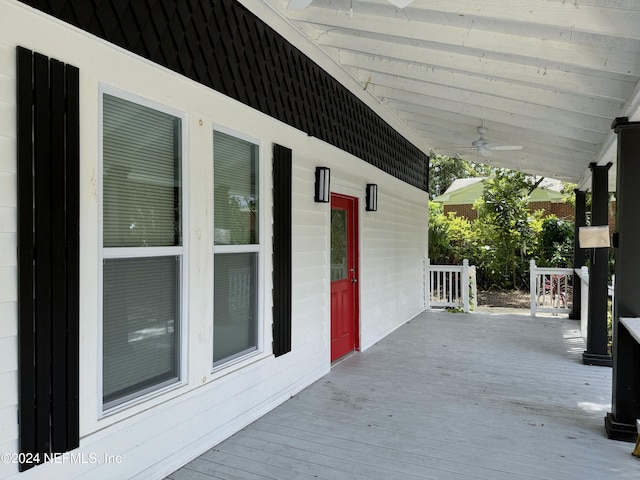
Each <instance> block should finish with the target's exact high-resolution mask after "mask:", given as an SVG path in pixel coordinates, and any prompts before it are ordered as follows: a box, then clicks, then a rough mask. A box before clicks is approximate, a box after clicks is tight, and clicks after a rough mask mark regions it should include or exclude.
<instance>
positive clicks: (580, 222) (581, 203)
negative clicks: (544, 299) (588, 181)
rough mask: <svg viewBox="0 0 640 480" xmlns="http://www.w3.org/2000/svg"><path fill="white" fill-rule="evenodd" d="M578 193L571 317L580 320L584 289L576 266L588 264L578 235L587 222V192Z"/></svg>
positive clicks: (578, 191) (576, 192)
mask: <svg viewBox="0 0 640 480" xmlns="http://www.w3.org/2000/svg"><path fill="white" fill-rule="evenodd" d="M574 193H575V194H576V210H575V216H574V231H573V232H574V233H573V268H574V273H573V300H572V303H571V313H570V314H569V318H571V319H573V320H580V315H581V307H580V306H581V303H582V290H581V288H580V285H581V282H580V276H579V275H578V274H577V273H575V269H576V268H581V267H583V266H584V265H586V264H587V257H586V254H585V251H584V249H582V248H580V242H578V237H579V233H580V227H584V226H585V225H586V223H587V215H586V211H587V209H586V204H587V192H583V191H581V190H578V189H575V190H574Z"/></svg>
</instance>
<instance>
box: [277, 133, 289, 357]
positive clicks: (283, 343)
mask: <svg viewBox="0 0 640 480" xmlns="http://www.w3.org/2000/svg"><path fill="white" fill-rule="evenodd" d="M291 169H292V161H291V149H289V148H286V147H282V146H280V145H274V146H273V354H274V355H275V356H276V357H278V356H280V355H284V354H285V353H287V352H290V351H291Z"/></svg>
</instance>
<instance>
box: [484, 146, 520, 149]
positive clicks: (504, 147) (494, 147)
mask: <svg viewBox="0 0 640 480" xmlns="http://www.w3.org/2000/svg"><path fill="white" fill-rule="evenodd" d="M484 148H488V149H489V150H522V149H523V148H524V147H523V146H522V145H485V146H484Z"/></svg>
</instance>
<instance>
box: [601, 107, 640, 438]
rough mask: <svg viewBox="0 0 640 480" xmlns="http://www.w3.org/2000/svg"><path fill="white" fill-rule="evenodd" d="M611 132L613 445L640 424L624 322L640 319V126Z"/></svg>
mask: <svg viewBox="0 0 640 480" xmlns="http://www.w3.org/2000/svg"><path fill="white" fill-rule="evenodd" d="M612 128H613V129H614V131H615V133H616V134H617V135H618V164H617V175H616V177H617V185H616V200H617V214H616V225H617V235H616V236H617V241H615V240H614V247H616V282H615V286H614V288H615V292H614V293H615V295H614V301H615V306H614V312H615V318H614V319H613V320H614V324H613V359H614V360H613V382H612V387H613V388H612V390H613V391H612V400H611V412H610V413H608V414H607V416H606V418H605V428H606V430H607V435H608V436H609V438H611V439H613V440H626V441H635V440H636V437H637V434H638V432H637V426H636V419H637V418H640V345H639V344H638V343H637V342H636V341H635V340H634V339H633V338H632V336H631V334H630V333H629V331H628V330H627V328H626V327H625V326H624V325H622V323H620V322H619V319H620V318H625V317H631V318H633V317H640V295H638V285H640V249H639V248H638V239H640V222H638V202H640V189H639V188H638V179H640V161H638V160H640V122H628V120H627V119H626V118H618V119H616V120H615V121H614V122H613V125H612Z"/></svg>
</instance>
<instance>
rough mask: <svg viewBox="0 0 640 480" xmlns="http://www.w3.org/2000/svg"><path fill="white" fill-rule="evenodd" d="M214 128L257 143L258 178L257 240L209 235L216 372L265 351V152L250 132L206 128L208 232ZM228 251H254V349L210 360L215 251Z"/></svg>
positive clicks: (213, 364)
mask: <svg viewBox="0 0 640 480" xmlns="http://www.w3.org/2000/svg"><path fill="white" fill-rule="evenodd" d="M216 132H220V133H223V134H226V135H229V136H231V137H234V138H236V139H238V140H243V141H245V142H248V143H251V144H252V145H255V146H256V147H257V155H258V158H257V162H256V168H257V174H258V180H257V181H256V184H255V187H256V188H257V191H258V195H257V197H258V201H257V203H258V215H257V225H258V243H252V244H239V245H221V244H218V245H216V243H215V235H213V234H212V236H211V247H210V248H211V252H212V258H213V268H212V271H211V275H212V280H211V285H212V286H213V289H214V290H213V291H212V292H211V301H212V313H213V316H212V317H211V321H210V325H211V341H210V343H209V367H210V371H211V373H212V374H216V373H219V372H221V371H224V370H226V369H228V368H230V367H232V366H235V365H238V364H241V363H243V362H245V361H246V360H248V359H254V357H259V356H261V355H262V354H263V353H264V351H265V347H264V338H265V333H264V328H265V326H264V319H265V315H264V308H265V306H264V305H265V304H264V298H265V297H264V295H265V293H264V286H265V282H264V272H265V266H264V262H265V255H264V248H265V243H266V242H265V238H264V236H265V234H266V231H265V215H266V212H265V211H264V210H265V199H264V192H265V175H266V174H267V172H266V171H265V156H264V142H263V141H262V140H260V139H258V138H256V137H254V136H251V135H247V134H245V133H242V132H239V131H237V130H233V129H230V128H227V127H225V126H223V125H220V124H216V123H214V124H212V125H211V129H210V134H211V162H212V164H211V165H212V169H211V171H212V177H211V192H212V194H211V198H210V205H211V208H212V212H213V215H212V222H211V228H212V232H215V225H216V219H215V194H216V192H215V133H216ZM231 253H257V257H258V258H257V261H256V266H257V268H256V270H257V271H256V276H257V278H256V290H257V291H256V313H257V318H256V348H255V349H254V350H250V351H246V352H240V353H238V354H237V355H231V356H229V357H226V358H224V359H222V360H219V361H216V362H214V360H213V348H214V338H215V334H216V333H215V323H214V322H215V281H214V278H215V270H216V255H221V254H222V255H224V254H231Z"/></svg>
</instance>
